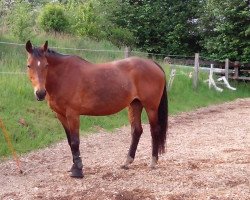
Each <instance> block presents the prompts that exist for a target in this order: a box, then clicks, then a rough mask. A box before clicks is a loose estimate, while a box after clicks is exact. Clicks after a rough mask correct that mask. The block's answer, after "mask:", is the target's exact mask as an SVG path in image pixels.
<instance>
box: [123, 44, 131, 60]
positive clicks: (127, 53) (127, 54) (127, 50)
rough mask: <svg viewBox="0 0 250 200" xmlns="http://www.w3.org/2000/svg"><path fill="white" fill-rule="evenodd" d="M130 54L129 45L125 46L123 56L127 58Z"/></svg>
mask: <svg viewBox="0 0 250 200" xmlns="http://www.w3.org/2000/svg"><path fill="white" fill-rule="evenodd" d="M130 56H131V49H130V47H127V46H126V47H125V52H124V57H125V58H128V57H130Z"/></svg>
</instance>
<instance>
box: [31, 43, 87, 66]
mask: <svg viewBox="0 0 250 200" xmlns="http://www.w3.org/2000/svg"><path fill="white" fill-rule="evenodd" d="M32 53H33V55H34V56H35V57H37V58H39V57H42V56H44V54H43V51H42V49H41V48H40V47H34V48H33V52H32ZM46 55H49V56H55V57H64V56H74V57H76V58H78V59H79V60H82V61H84V62H87V63H90V62H89V61H87V60H85V59H83V58H81V57H80V56H77V55H69V54H62V53H58V52H57V51H55V50H53V49H47V51H46Z"/></svg>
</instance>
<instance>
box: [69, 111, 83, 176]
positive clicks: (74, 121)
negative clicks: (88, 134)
mask: <svg viewBox="0 0 250 200" xmlns="http://www.w3.org/2000/svg"><path fill="white" fill-rule="evenodd" d="M67 121H68V127H69V130H70V147H71V152H72V156H73V166H72V168H71V177H74V178H82V177H83V172H82V168H83V164H82V159H81V157H80V150H79V145H80V138H79V126H80V119H79V116H78V115H67Z"/></svg>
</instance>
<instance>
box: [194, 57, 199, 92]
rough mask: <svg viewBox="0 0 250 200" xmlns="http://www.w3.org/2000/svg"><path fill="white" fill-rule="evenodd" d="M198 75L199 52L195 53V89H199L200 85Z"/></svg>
mask: <svg viewBox="0 0 250 200" xmlns="http://www.w3.org/2000/svg"><path fill="white" fill-rule="evenodd" d="M198 77H199V53H195V60H194V75H193V88H194V89H197V87H198Z"/></svg>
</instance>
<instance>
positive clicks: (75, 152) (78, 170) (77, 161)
mask: <svg viewBox="0 0 250 200" xmlns="http://www.w3.org/2000/svg"><path fill="white" fill-rule="evenodd" d="M79 144H80V142H79V137H76V138H71V151H72V156H73V163H74V164H73V166H72V168H71V176H72V177H76V178H82V177H83V172H82V168H83V164H82V159H81V157H80V151H79Z"/></svg>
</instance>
